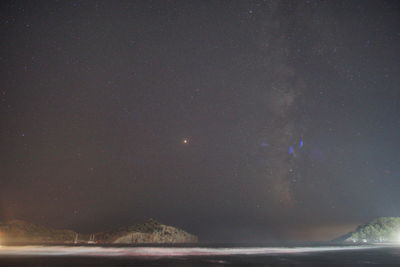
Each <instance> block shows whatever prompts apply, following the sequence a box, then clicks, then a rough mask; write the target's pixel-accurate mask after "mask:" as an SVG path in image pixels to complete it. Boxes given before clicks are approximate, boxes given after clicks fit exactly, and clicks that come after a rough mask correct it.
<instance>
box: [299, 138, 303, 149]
mask: <svg viewBox="0 0 400 267" xmlns="http://www.w3.org/2000/svg"><path fill="white" fill-rule="evenodd" d="M302 147H303V140H300V142H299V148H302Z"/></svg>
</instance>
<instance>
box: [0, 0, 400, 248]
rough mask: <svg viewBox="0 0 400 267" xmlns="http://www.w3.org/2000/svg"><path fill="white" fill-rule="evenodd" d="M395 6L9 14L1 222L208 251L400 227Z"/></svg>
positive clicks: (71, 7) (0, 45) (41, 4)
mask: <svg viewBox="0 0 400 267" xmlns="http://www.w3.org/2000/svg"><path fill="white" fill-rule="evenodd" d="M399 26H400V4H399V2H398V1H380V0H376V1H362V0H359V1H347V0H346V1H187V0H182V1H150V0H149V1H90V0H88V1H75V0H71V1H1V3H0V38H1V39H0V81H1V84H0V147H1V152H0V219H4V220H6V219H12V218H19V219H24V220H27V221H31V222H35V223H39V224H44V225H47V226H52V227H57V228H71V229H74V230H77V231H82V232H94V231H102V230H109V229H113V228H115V227H120V226H126V225H130V224H133V223H137V222H143V221H145V220H147V219H148V218H154V219H156V220H158V221H160V222H162V223H165V224H170V225H174V226H177V227H181V228H183V229H185V230H187V231H189V232H192V233H195V234H197V235H198V236H199V237H200V239H201V240H202V241H204V242H263V241H274V240H275V241H276V240H328V239H331V238H334V237H336V236H337V235H340V234H342V233H344V232H347V231H348V230H351V229H352V228H353V227H355V226H356V225H357V224H359V223H363V222H367V221H369V220H370V219H373V218H375V217H378V216H400V194H399V190H400V167H399V166H400V88H399V84H400V64H399V62H400V51H399V47H400V30H399V29H400V27H399Z"/></svg>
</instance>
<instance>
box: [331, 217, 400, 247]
mask: <svg viewBox="0 0 400 267" xmlns="http://www.w3.org/2000/svg"><path fill="white" fill-rule="evenodd" d="M334 241H337V242H351V243H399V242H400V217H381V218H377V219H375V220H373V221H371V222H369V223H366V224H363V225H360V226H358V227H357V229H356V230H355V231H354V232H350V233H347V234H345V235H343V236H341V237H339V238H337V239H335V240H334Z"/></svg>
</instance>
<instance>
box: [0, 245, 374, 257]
mask: <svg viewBox="0 0 400 267" xmlns="http://www.w3.org/2000/svg"><path fill="white" fill-rule="evenodd" d="M378 247H382V246H330V247H293V248H285V247H253V248H249V247H245V248H243V247H242V248H240V247H238V248H205V247H190V248H174V247H85V246H3V247H0V256H12V255H18V256H103V257H117V256H118V257H119V256H124V257H185V256H232V255H272V254H296V253H316V252H327V251H341V250H361V249H374V248H378Z"/></svg>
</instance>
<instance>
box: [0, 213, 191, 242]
mask: <svg viewBox="0 0 400 267" xmlns="http://www.w3.org/2000/svg"><path fill="white" fill-rule="evenodd" d="M197 241H198V238H197V236H195V235H192V234H189V233H187V232H185V231H183V230H181V229H178V228H175V227H172V226H168V225H164V224H161V223H159V222H157V221H155V220H153V219H150V220H148V221H147V222H145V223H142V224H136V225H133V226H129V227H124V228H120V229H118V230H113V231H106V232H100V233H93V234H80V233H77V232H75V231H72V230H63V229H62V230H60V229H53V228H49V227H44V226H40V225H36V224H33V223H29V222H26V221H22V220H11V221H7V222H0V242H1V243H46V244H61V243H65V244H85V243H86V244H138V243H196V242H197Z"/></svg>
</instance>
